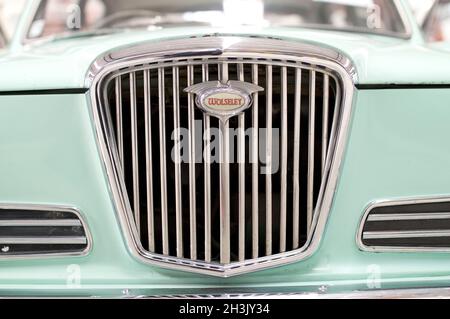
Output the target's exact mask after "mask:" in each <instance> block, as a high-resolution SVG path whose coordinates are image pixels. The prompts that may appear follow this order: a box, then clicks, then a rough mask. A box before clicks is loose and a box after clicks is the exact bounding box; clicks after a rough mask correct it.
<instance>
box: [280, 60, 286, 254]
mask: <svg viewBox="0 0 450 319" xmlns="http://www.w3.org/2000/svg"><path fill="white" fill-rule="evenodd" d="M287 157H288V120H287V68H286V67H282V68H281V194H280V206H281V207H280V252H285V251H286V205H287Z"/></svg>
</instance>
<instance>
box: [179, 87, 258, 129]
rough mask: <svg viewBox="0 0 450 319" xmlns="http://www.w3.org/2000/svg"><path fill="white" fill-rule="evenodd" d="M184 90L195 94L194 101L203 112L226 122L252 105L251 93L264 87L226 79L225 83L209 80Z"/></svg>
mask: <svg viewBox="0 0 450 319" xmlns="http://www.w3.org/2000/svg"><path fill="white" fill-rule="evenodd" d="M184 91H185V92H188V93H193V94H196V95H197V97H196V99H195V102H196V104H197V106H198V107H199V108H200V109H201V110H202V111H203V112H205V113H207V114H209V115H212V116H215V117H217V118H219V119H220V120H222V121H223V122H226V121H227V120H229V119H230V118H231V117H233V116H236V115H238V114H240V113H242V112H244V111H245V110H246V109H248V108H249V107H250V106H252V103H253V98H252V94H254V93H256V92H260V91H264V89H263V88H262V87H260V86H257V85H255V84H252V83H247V82H242V81H228V83H226V84H224V83H222V82H220V81H209V82H203V83H199V84H195V85H192V86H190V87H188V88H186V89H185V90H184Z"/></svg>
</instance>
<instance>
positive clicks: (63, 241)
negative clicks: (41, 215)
mask: <svg viewBox="0 0 450 319" xmlns="http://www.w3.org/2000/svg"><path fill="white" fill-rule="evenodd" d="M86 243H87V239H86V237H57V236H55V237H0V244H2V245H4V244H9V245H84V244H86Z"/></svg>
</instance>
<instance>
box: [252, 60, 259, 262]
mask: <svg viewBox="0 0 450 319" xmlns="http://www.w3.org/2000/svg"><path fill="white" fill-rule="evenodd" d="M252 78H253V83H254V84H256V85H258V81H259V79H258V65H257V64H253V65H252ZM258 108H259V94H258V93H255V94H254V95H253V114H252V123H253V124H252V125H253V131H252V258H258V255H259V185H258V184H259V181H258V177H259V165H258V164H259V154H258V152H259V148H258V146H259V145H258V143H259V134H258V130H259V123H258V122H259V120H258V115H259V110H258Z"/></svg>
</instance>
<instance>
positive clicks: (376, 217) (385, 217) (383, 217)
mask: <svg viewBox="0 0 450 319" xmlns="http://www.w3.org/2000/svg"><path fill="white" fill-rule="evenodd" d="M435 219H450V212H449V213H446V212H442V213H439V212H436V213H410V214H408V213H402V214H373V215H370V216H369V217H368V218H367V221H368V222H376V221H380V222H381V221H398V220H435Z"/></svg>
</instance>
